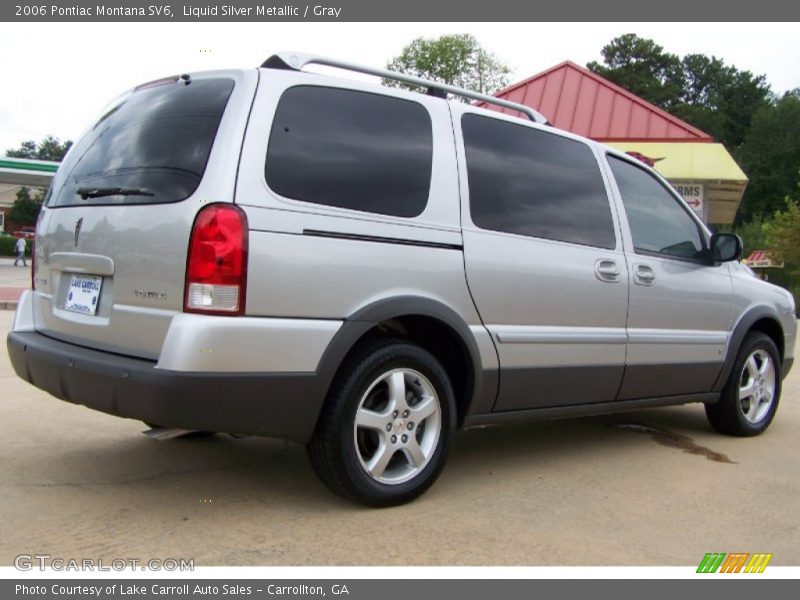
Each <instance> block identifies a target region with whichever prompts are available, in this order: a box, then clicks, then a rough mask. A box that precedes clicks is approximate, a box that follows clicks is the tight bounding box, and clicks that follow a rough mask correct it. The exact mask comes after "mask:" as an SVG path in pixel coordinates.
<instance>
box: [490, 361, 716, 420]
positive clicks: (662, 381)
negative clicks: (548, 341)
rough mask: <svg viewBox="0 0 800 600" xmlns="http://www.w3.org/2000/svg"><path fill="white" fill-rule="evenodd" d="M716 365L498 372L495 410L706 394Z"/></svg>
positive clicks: (553, 368) (714, 373)
mask: <svg viewBox="0 0 800 600" xmlns="http://www.w3.org/2000/svg"><path fill="white" fill-rule="evenodd" d="M720 369H722V363H720V362H715V363H682V364H669V365H627V366H623V365H600V366H598V365H592V366H574V365H572V366H565V367H536V368H517V369H502V370H501V371H500V391H499V394H498V397H497V402H496V403H495V406H494V410H495V411H496V412H505V411H518V410H528V409H540V408H551V407H559V406H580V405H586V404H595V403H604V402H615V401H621V400H638V399H646V398H663V397H668V396H683V395H687V394H703V393H706V392H711V390H712V387H713V385H714V382H715V381H716V379H717V376H718V375H719V372H720Z"/></svg>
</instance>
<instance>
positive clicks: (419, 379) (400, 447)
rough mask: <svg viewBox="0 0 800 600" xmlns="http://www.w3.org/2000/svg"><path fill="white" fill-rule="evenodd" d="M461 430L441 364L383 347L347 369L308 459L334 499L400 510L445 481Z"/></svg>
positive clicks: (411, 349) (387, 343)
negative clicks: (446, 467)
mask: <svg viewBox="0 0 800 600" xmlns="http://www.w3.org/2000/svg"><path fill="white" fill-rule="evenodd" d="M357 416H358V418H357ZM455 422H456V410H455V397H454V394H453V388H452V386H451V384H450V380H449V378H448V376H447V372H446V371H445V370H444V368H443V367H442V365H441V364H440V363H439V361H438V360H436V358H434V356H433V355H432V354H431V353H429V352H428V351H427V350H424V349H423V348H421V347H419V346H416V345H414V344H411V343H407V342H403V341H400V340H393V339H386V340H376V341H373V342H370V343H367V344H365V345H364V346H363V347H362V348H360V349H358V350H357V351H356V352H355V353H354V354H353V355H352V356H350V357H348V359H347V360H346V361H345V363H344V364H343V365H342V367H341V369H340V371H339V374H338V375H337V376H336V378H335V379H334V382H333V384H332V386H331V389H330V392H329V394H328V397H327V399H326V401H325V405H324V406H323V409H322V412H321V414H320V417H319V421H318V422H317V426H316V429H315V431H314V434H313V436H312V439H311V441H310V442H309V444H308V445H307V447H306V451H307V453H308V457H309V460H310V462H311V466H312V467H313V469H314V472H315V473H316V474H317V476H318V477H319V478H320V480H321V481H322V482H323V483H324V484H325V485H326V486H327V487H328V488H329V489H330V490H331V491H333V492H334V493H336V494H338V495H340V496H343V497H345V498H348V499H350V500H355V501H357V502H360V503H363V504H366V505H369V506H376V507H377V506H395V505H399V504H403V503H405V502H409V501H410V500H413V499H414V498H417V497H418V496H420V495H421V494H422V493H424V492H425V491H426V490H427V489H428V488H429V487H430V486H431V485H432V484H433V482H434V481H435V480H436V478H437V477H438V476H439V473H440V472H441V470H442V468H443V467H444V463H445V460H446V458H447V453H448V450H449V448H450V442H451V439H452V437H453V433H454V431H455Z"/></svg>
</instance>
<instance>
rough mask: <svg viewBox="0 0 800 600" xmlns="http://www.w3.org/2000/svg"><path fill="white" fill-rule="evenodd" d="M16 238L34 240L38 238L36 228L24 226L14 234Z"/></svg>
mask: <svg viewBox="0 0 800 600" xmlns="http://www.w3.org/2000/svg"><path fill="white" fill-rule="evenodd" d="M13 235H14V237H16V238H21V237H24V238H25V239H26V240H32V239H34V238H35V237H36V228H35V227H34V226H32V225H23V226H22V227H20V228H19V229H17V230H16V231H15V232H14V234H13Z"/></svg>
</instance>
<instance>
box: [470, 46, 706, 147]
mask: <svg viewBox="0 0 800 600" xmlns="http://www.w3.org/2000/svg"><path fill="white" fill-rule="evenodd" d="M496 96H497V97H498V98H503V99H504V100H510V101H511V102H518V103H520V104H525V105H526V106H530V107H531V108H533V109H535V110H538V111H539V112H540V113H542V114H543V115H544V116H545V117H547V118H548V120H549V121H550V122H551V123H552V124H553V125H555V126H556V127H558V128H559V129H565V130H567V131H571V132H573V133H577V134H579V135H583V136H585V137H589V138H592V139H594V140H598V141H607V142H610V141H637V142H645V141H647V142H656V141H659V142H665V141H666V142H672V141H676V142H677V141H686V142H711V141H713V140H712V139H711V136H710V135H708V134H707V133H705V132H703V131H700V130H699V129H697V128H696V127H693V126H692V125H689V124H688V123H686V122H685V121H681V120H680V119H678V118H677V117H673V116H672V115H671V114H669V113H667V112H665V111H664V110H662V109H660V108H658V107H657V106H654V105H653V104H650V103H649V102H646V101H645V100H642V99H641V98H639V97H638V96H635V95H634V94H631V93H630V92H629V91H627V90H624V89H622V88H621V87H619V86H618V85H616V84H614V83H611V82H610V81H608V80H607V79H604V78H603V77H600V76H599V75H597V74H596V73H592V72H591V71H589V70H588V69H584V68H583V67H581V66H579V65H576V64H575V63H573V62H571V61H565V62H563V63H561V64H559V65H556V66H554V67H552V68H550V69H548V70H546V71H543V72H542V73H539V74H538V75H534V76H533V77H531V78H529V79H526V80H525V81H521V82H519V83H515V84H513V85H511V86H509V87H507V88H505V89H504V90H501V91H500V92H498V93H497V94H496ZM481 106H483V107H484V108H490V109H492V110H500V111H502V112H505V113H510V114H517V113H515V112H514V111H513V110H510V109H505V108H500V107H497V106H490V105H486V104H483V103H481Z"/></svg>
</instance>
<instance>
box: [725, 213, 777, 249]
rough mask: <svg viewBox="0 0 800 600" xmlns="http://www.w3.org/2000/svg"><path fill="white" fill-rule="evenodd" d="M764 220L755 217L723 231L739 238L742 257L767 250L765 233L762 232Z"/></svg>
mask: <svg viewBox="0 0 800 600" xmlns="http://www.w3.org/2000/svg"><path fill="white" fill-rule="evenodd" d="M764 224H765V223H764V219H763V218H761V217H755V218H754V219H753V220H751V221H748V222H747V223H743V224H741V225H739V226H737V227H735V228H732V227H727V228H725V229H728V230H732V231H733V232H734V233H736V234H737V235H738V236H739V237H740V238H742V244H743V246H744V256H745V258H747V256H748V255H749V254H750V253H751V252H753V251H755V250H765V249H766V248H767V233H766V231H765V230H764Z"/></svg>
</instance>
